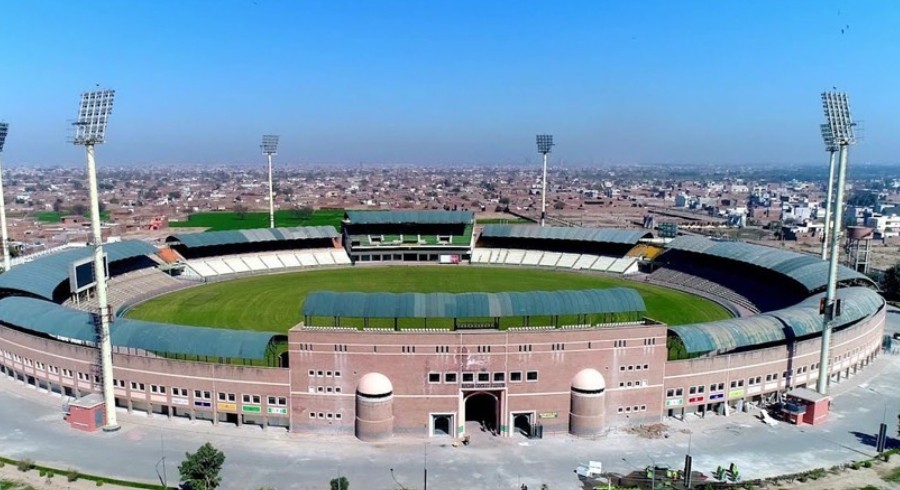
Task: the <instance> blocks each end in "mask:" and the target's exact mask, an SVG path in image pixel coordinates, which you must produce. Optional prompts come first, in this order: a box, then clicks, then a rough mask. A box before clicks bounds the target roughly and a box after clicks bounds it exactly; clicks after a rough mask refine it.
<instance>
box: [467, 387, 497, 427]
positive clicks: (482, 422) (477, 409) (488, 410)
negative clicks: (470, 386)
mask: <svg viewBox="0 0 900 490" xmlns="http://www.w3.org/2000/svg"><path fill="white" fill-rule="evenodd" d="M466 422H477V423H478V425H479V426H480V428H481V430H483V431H485V432H490V433H492V434H497V433H498V431H499V429H500V423H499V422H500V403H499V399H498V397H497V395H496V394H495V393H490V392H486V391H479V392H475V393H472V394H469V395H467V396H466ZM466 425H469V424H468V423H467V424H466Z"/></svg>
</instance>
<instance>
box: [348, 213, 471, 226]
mask: <svg viewBox="0 0 900 490" xmlns="http://www.w3.org/2000/svg"><path fill="white" fill-rule="evenodd" d="M344 219H345V220H346V221H348V222H349V224H351V225H402V224H410V225H468V224H471V223H472V221H474V219H475V213H474V212H472V211H347V212H346V213H344Z"/></svg>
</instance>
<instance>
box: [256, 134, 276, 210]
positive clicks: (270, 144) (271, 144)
mask: <svg viewBox="0 0 900 490" xmlns="http://www.w3.org/2000/svg"><path fill="white" fill-rule="evenodd" d="M259 147H260V148H262V152H263V155H265V156H266V157H267V158H268V160H269V228H275V192H274V190H273V189H272V155H275V154H277V153H278V135H275V134H264V135H263V137H262V144H261V145H259Z"/></svg>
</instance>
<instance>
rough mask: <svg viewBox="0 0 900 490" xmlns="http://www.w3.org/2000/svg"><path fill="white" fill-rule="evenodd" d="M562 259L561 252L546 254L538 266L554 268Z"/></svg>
mask: <svg viewBox="0 0 900 490" xmlns="http://www.w3.org/2000/svg"><path fill="white" fill-rule="evenodd" d="M560 257H562V254H561V253H559V252H544V255H543V256H542V257H541V260H540V262H538V265H542V266H545V267H553V266H555V265H556V263H557V262H559V258H560Z"/></svg>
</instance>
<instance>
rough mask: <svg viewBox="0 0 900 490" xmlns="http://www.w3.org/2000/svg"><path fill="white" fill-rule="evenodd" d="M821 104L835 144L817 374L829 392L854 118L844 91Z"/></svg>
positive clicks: (823, 389)
mask: <svg viewBox="0 0 900 490" xmlns="http://www.w3.org/2000/svg"><path fill="white" fill-rule="evenodd" d="M822 107H823V109H824V110H825V121H826V124H827V125H828V127H829V129H830V130H831V137H832V141H833V143H834V145H835V146H837V147H838V152H839V153H840V155H839V160H838V172H837V173H838V178H837V184H836V185H837V189H835V196H834V203H833V204H832V208H833V215H832V216H833V217H832V219H831V237H830V244H829V246H830V248H831V250H830V256H829V257H828V260H829V262H828V287H827V289H826V290H825V311H824V316H823V318H822V346H821V347H822V350H821V353H820V355H819V377H818V380H817V381H816V391H818V392H819V393H821V394H823V395H827V394H828V382H829V380H830V379H831V374H830V367H829V361H830V357H831V321H832V320H833V319H834V316H835V313H836V312H835V310H836V308H835V296H836V293H837V272H838V258H839V255H840V253H839V249H838V246H839V241H840V235H841V217H842V212H843V204H844V185H845V183H846V180H847V154H848V150H849V149H850V145H852V144H854V143H856V137H855V136H854V134H853V126H854V124H853V120H852V118H851V117H850V103H849V101H848V99H847V94H845V93H843V92H824V93H823V94H822Z"/></svg>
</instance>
